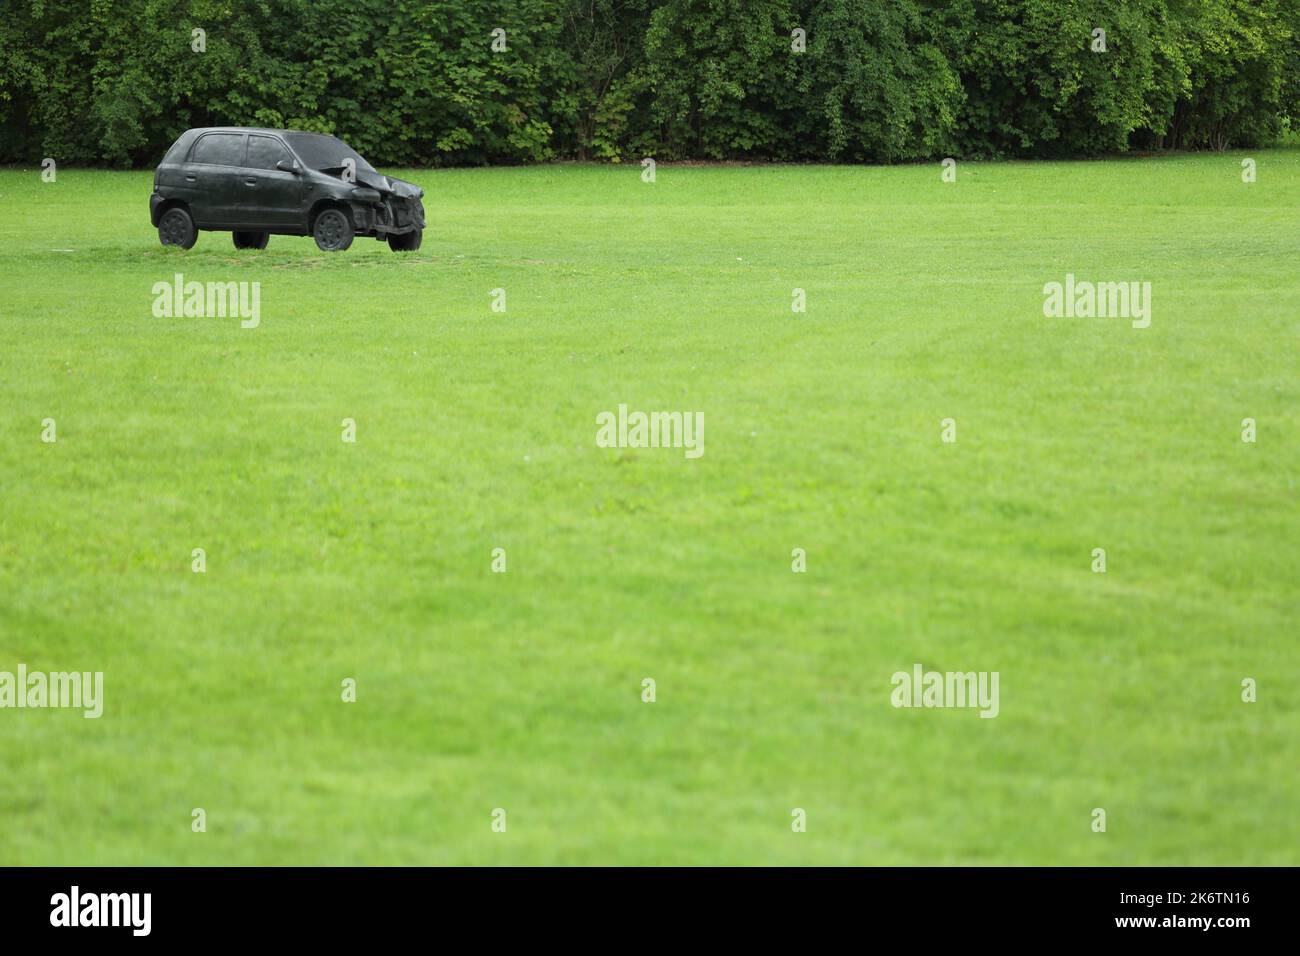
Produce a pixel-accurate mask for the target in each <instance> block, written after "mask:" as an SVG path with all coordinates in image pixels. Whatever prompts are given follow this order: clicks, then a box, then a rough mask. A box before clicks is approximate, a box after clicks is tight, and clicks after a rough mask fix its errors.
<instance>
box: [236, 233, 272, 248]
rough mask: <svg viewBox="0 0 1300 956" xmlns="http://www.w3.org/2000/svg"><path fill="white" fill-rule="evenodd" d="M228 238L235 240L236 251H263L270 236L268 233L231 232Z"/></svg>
mask: <svg viewBox="0 0 1300 956" xmlns="http://www.w3.org/2000/svg"><path fill="white" fill-rule="evenodd" d="M230 238H232V239H234V240H235V248H236V249H265V248H266V243H267V241H268V240H269V239H270V238H271V234H270V233H269V232H232V233H231V234H230Z"/></svg>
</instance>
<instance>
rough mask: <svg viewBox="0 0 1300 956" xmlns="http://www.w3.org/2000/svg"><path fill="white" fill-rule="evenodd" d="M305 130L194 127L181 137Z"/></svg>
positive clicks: (255, 127) (263, 127)
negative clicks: (205, 134)
mask: <svg viewBox="0 0 1300 956" xmlns="http://www.w3.org/2000/svg"><path fill="white" fill-rule="evenodd" d="M310 132H312V131H311V130H307V129H271V128H270V127H267V126H195V127H194V128H193V129H187V130H186V131H185V132H184V133H183V134H181V135H183V136H189V135H190V134H192V133H310ZM315 135H317V136H329V135H331V134H329V133H316V134H315Z"/></svg>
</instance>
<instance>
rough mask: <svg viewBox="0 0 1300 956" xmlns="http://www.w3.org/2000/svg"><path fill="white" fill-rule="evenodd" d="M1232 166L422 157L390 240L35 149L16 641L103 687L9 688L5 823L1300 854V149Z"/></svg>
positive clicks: (524, 850) (187, 849)
mask: <svg viewBox="0 0 1300 956" xmlns="http://www.w3.org/2000/svg"><path fill="white" fill-rule="evenodd" d="M1243 155H1246V154H1235V153H1228V154H1210V155H1196V156H1183V155H1179V156H1169V157H1159V158H1126V159H1117V160H1111V161H1103V162H1080V163H1033V164H1027V163H1026V164H1021V163H1009V164H977V163H965V162H961V163H959V165H958V176H957V181H956V182H955V183H943V182H941V179H940V170H939V166H938V165H937V164H934V165H925V166H907V167H896V168H852V167H806V168H800V167H723V168H696V167H673V166H668V165H661V166H660V167H659V169H658V176H657V181H656V182H654V183H645V182H642V181H641V178H640V173H641V170H640V168H639V167H622V168H620V167H587V166H579V165H557V166H548V167H537V168H526V169H485V170H448V171H400V170H389V172H392V173H394V174H395V175H400V176H403V177H404V178H409V179H411V180H414V181H415V182H417V183H419V184H421V185H422V186H423V187H424V188H425V190H426V193H427V195H426V198H425V204H426V207H427V209H428V213H429V218H430V226H429V228H428V230H427V231H426V233H425V236H424V244H423V248H422V249H421V250H420V251H419V252H418V253H415V254H412V255H404V256H398V255H394V254H393V253H391V252H390V251H389V250H388V248H387V246H385V245H382V244H380V243H377V242H375V241H374V240H367V239H358V240H357V241H356V244H355V245H354V246H353V248H352V249H351V250H350V251H348V252H346V253H342V254H333V255H326V254H323V253H321V252H319V251H318V250H317V249H316V247H315V245H314V244H313V243H312V241H311V240H310V239H294V238H284V237H272V239H271V242H270V247H269V248H268V249H267V250H266V251H265V252H236V250H235V249H234V248H233V246H232V244H231V241H230V237H229V235H228V234H224V233H204V234H202V235H201V237H200V239H199V242H198V245H197V246H196V247H195V248H194V249H192V250H190V251H188V252H181V251H179V250H174V249H163V248H162V247H161V246H160V245H159V244H158V240H157V237H156V234H155V232H154V230H153V229H152V228H151V227H150V225H149V220H148V197H149V192H150V189H151V173H149V172H136V173H112V172H87V171H80V170H75V169H66V170H60V172H59V174H58V180H57V182H55V183H42V182H41V179H40V173H39V170H35V169H28V170H12V169H11V170H7V171H3V172H0V208H3V209H4V211H5V215H4V216H3V217H0V486H2V492H3V494H2V499H0V501H2V503H0V670H8V671H14V670H15V669H16V668H17V665H18V664H19V663H24V664H26V666H27V667H28V669H29V670H45V671H51V670H90V671H103V672H104V675H105V677H104V682H105V687H104V696H105V702H104V715H103V717H102V718H101V719H99V720H87V719H84V718H83V717H82V715H81V713H80V712H79V711H70V710H48V709H47V710H0V766H2V767H3V772H2V773H0V864H101V865H107V864H712V863H722V864H1118V865H1137V864H1291V865H1294V864H1296V863H1300V851H1298V850H1297V847H1300V815H1298V814H1297V813H1296V810H1297V806H1298V803H1300V801H1298V799H1297V797H1298V794H1297V787H1298V780H1297V766H1298V763H1300V701H1298V700H1297V689H1298V688H1297V682H1298V681H1300V643H1298V641H1297V638H1298V637H1300V634H1298V632H1297V612H1298V611H1300V601H1298V598H1300V508H1298V507H1297V484H1296V475H1297V468H1298V467H1300V444H1298V443H1297V434H1298V432H1300V405H1298V401H1300V382H1298V378H1297V371H1298V369H1300V364H1298V362H1297V359H1298V358H1300V350H1298V349H1297V341H1298V340H1297V335H1298V333H1300V151H1297V150H1274V151H1265V150H1261V151H1256V152H1252V153H1250V154H1249V156H1250V157H1251V158H1253V159H1255V160H1256V162H1257V163H1258V181H1257V182H1255V183H1252V184H1245V183H1243V182H1242V181H1241V175H1240V174H1241V167H1240V162H1241V159H1242V158H1243ZM177 272H181V273H183V274H184V276H185V278H186V279H187V280H198V281H201V282H207V281H221V282H225V281H257V282H260V283H261V301H260V305H261V324H260V327H258V328H256V329H241V328H240V324H239V321H238V319H230V318H193V319H185V318H174V319H173V318H154V317H153V315H152V312H151V309H152V304H153V300H154V296H153V293H152V291H151V290H152V286H153V284H154V283H155V282H158V281H170V280H171V279H172V277H173V275H174V274H175V273H177ZM1067 273H1073V274H1074V275H1075V276H1076V277H1077V278H1078V279H1080V280H1089V281H1146V282H1150V283H1151V286H1152V294H1151V305H1152V321H1151V325H1150V327H1149V328H1146V329H1134V328H1132V327H1131V325H1130V323H1129V321H1128V320H1125V319H1103V318H1089V319H1084V318H1059V319H1058V318H1045V317H1044V315H1043V299H1044V296H1043V285H1044V284H1045V283H1047V282H1051V281H1058V282H1064V280H1065V276H1066V274H1067ZM795 288H801V289H804V290H806V295H807V311H806V313H803V314H798V313H795V312H792V309H791V302H792V290H793V289H795ZM494 289H504V290H506V306H507V308H506V312H505V313H498V312H493V311H492V310H491V308H490V304H491V301H492V298H491V295H490V293H491V290H494ZM620 403H626V404H627V405H628V406H629V407H630V408H631V409H633V410H643V411H651V410H678V411H701V412H703V413H704V415H705V422H706V427H705V454H704V455H703V457H701V458H699V459H698V460H693V461H692V460H687V459H686V458H685V457H684V455H683V453H682V451H681V450H673V449H605V448H599V447H597V445H596V440H595V438H596V416H597V415H598V414H599V413H600V412H602V411H614V410H616V409H617V408H618V405H619V404H620ZM47 418H52V419H54V420H55V421H56V423H57V441H56V442H55V443H52V444H51V443H44V442H42V440H41V431H42V421H43V420H44V419H47ZM345 418H351V419H354V420H355V422H356V442H355V443H354V444H348V443H344V442H343V441H342V440H341V435H342V420H343V419H345ZM945 418H951V419H954V420H955V422H956V428H957V441H956V442H955V443H951V444H949V443H944V442H943V441H941V424H940V423H941V421H942V420H943V419H945ZM1244 418H1253V419H1255V420H1256V422H1257V423H1258V424H1257V427H1258V440H1257V441H1256V442H1255V443H1253V444H1250V443H1245V442H1243V441H1242V438H1241V431H1242V429H1241V422H1242V419H1244ZM195 548H203V549H205V551H206V555H207V570H206V573H204V574H195V573H192V571H191V552H192V551H193V549H195ZM494 548H504V549H505V551H506V554H507V568H508V570H507V571H506V573H504V574H499V573H493V572H492V569H491V562H492V552H493V549H494ZM794 548H803V549H805V550H806V553H807V571H806V573H793V572H792V570H791V552H792V549H794ZM1094 548H1104V549H1105V550H1106V553H1107V571H1106V573H1104V574H1097V573H1093V572H1092V570H1091V565H1092V551H1093V549H1094ZM916 663H921V664H923V665H924V666H925V667H926V668H927V669H932V670H941V671H998V672H999V674H1000V713H999V715H998V716H997V717H996V719H980V718H979V717H978V716H977V714H976V712H975V711H972V710H956V709H952V710H941V709H895V708H894V707H892V706H891V704H890V693H891V690H892V686H891V683H890V679H891V675H892V674H893V673H894V672H895V671H899V670H906V671H910V670H911V668H912V666H913V665H914V664H916ZM345 678H353V679H355V681H356V688H357V700H356V702H355V703H344V702H342V700H341V699H340V698H341V682H342V681H343V680H344V679H345ZM645 678H653V679H654V680H655V681H656V684H657V688H656V690H657V693H656V696H657V699H656V701H655V702H654V703H644V702H642V699H641V693H642V681H643V680H644V679H645ZM1244 678H1253V679H1254V680H1256V681H1257V683H1258V700H1257V701H1256V702H1254V703H1245V702H1243V701H1242V699H1241V694H1242V687H1241V682H1242V680H1243V679H1244ZM194 808H203V809H204V810H205V811H206V819H207V832H205V833H195V832H192V830H191V811H192V810H193V809H194ZM496 808H504V809H505V810H506V812H507V821H508V825H507V830H506V832H505V833H494V832H493V830H492V812H493V810H494V809H496ZM794 808H802V809H804V810H805V811H806V814H807V831H806V832H804V833H795V832H792V829H791V811H792V809H794ZM1094 808H1104V809H1105V810H1106V813H1107V830H1106V832H1105V833H1094V832H1093V831H1092V826H1091V824H1092V811H1093V809H1094Z"/></svg>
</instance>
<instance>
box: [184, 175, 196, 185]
mask: <svg viewBox="0 0 1300 956" xmlns="http://www.w3.org/2000/svg"><path fill="white" fill-rule="evenodd" d="M198 178H199V177H197V176H195V175H194V174H193V173H190V174H188V175H187V176H186V177H185V181H186V182H187V183H192V182H194V181H195V180H197V179H198Z"/></svg>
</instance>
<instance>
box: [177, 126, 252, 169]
mask: <svg viewBox="0 0 1300 956" xmlns="http://www.w3.org/2000/svg"><path fill="white" fill-rule="evenodd" d="M243 160H244V134H243V133H208V134H206V135H204V136H201V137H199V141H198V142H197V143H195V144H194V155H193V156H191V157H190V162H192V163H209V164H211V165H213V166H242V165H243Z"/></svg>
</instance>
